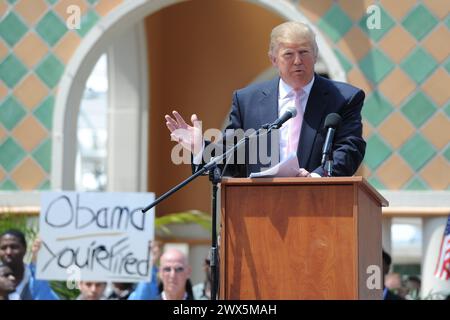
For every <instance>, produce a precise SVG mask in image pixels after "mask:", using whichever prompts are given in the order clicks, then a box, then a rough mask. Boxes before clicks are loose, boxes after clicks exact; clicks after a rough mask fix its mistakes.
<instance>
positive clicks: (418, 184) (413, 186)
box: [405, 178, 429, 191]
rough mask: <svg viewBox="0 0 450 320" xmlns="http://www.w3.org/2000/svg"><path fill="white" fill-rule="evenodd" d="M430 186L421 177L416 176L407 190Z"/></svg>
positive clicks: (424, 188) (407, 186)
mask: <svg viewBox="0 0 450 320" xmlns="http://www.w3.org/2000/svg"><path fill="white" fill-rule="evenodd" d="M428 188H429V187H428V186H427V184H426V183H425V182H423V181H422V179H420V178H414V179H412V180H411V181H410V182H408V184H407V185H406V187H405V189H406V190H411V191H412V190H428Z"/></svg>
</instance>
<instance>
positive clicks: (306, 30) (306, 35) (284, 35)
mask: <svg viewBox="0 0 450 320" xmlns="http://www.w3.org/2000/svg"><path fill="white" fill-rule="evenodd" d="M304 40H308V41H309V42H310V43H311V48H312V50H313V54H314V57H315V58H317V54H318V51H319V49H318V47H317V43H316V35H315V34H314V32H313V31H312V29H311V28H310V27H309V26H308V25H307V24H304V23H302V22H298V21H288V22H284V23H282V24H280V25H278V26H276V27H275V28H273V29H272V33H271V34H270V46H269V56H275V55H276V53H277V50H278V46H279V45H280V43H295V42H300V41H304Z"/></svg>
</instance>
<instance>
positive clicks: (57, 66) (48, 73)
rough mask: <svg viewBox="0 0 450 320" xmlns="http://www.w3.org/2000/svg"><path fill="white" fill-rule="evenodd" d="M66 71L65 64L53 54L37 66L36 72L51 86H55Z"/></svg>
mask: <svg viewBox="0 0 450 320" xmlns="http://www.w3.org/2000/svg"><path fill="white" fill-rule="evenodd" d="M63 72H64V65H63V64H62V63H61V61H59V59H58V58H56V57H55V56H54V55H53V54H50V55H48V56H47V58H45V59H44V60H43V61H42V62H41V64H40V65H39V66H38V67H37V69H36V73H37V75H38V76H39V78H41V80H42V81H44V83H45V84H46V85H47V86H48V87H49V88H50V89H52V88H54V87H55V86H56V84H57V83H58V81H59V79H60V78H61V76H62V74H63Z"/></svg>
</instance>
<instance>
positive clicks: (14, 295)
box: [8, 264, 31, 300]
mask: <svg viewBox="0 0 450 320" xmlns="http://www.w3.org/2000/svg"><path fill="white" fill-rule="evenodd" d="M23 267H24V273H23V278H22V281H20V283H19V284H18V285H17V286H16V290H15V291H14V292H11V293H10V294H9V295H8V299H9V300H21V295H22V292H23V290H24V289H25V286H26V285H27V283H28V282H29V281H30V278H31V272H30V270H29V269H28V266H27V265H26V264H24V265H23Z"/></svg>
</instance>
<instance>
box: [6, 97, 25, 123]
mask: <svg viewBox="0 0 450 320" xmlns="http://www.w3.org/2000/svg"><path fill="white" fill-rule="evenodd" d="M25 113H26V112H25V110H24V108H23V107H22V105H21V104H20V103H19V102H18V101H17V100H16V99H14V96H10V97H9V98H8V99H6V100H5V101H4V102H3V103H2V104H1V105H0V123H1V124H2V125H3V126H4V127H5V128H6V129H8V130H11V129H13V128H14V127H15V126H16V125H17V123H19V121H20V120H22V118H23V117H24V116H25Z"/></svg>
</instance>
